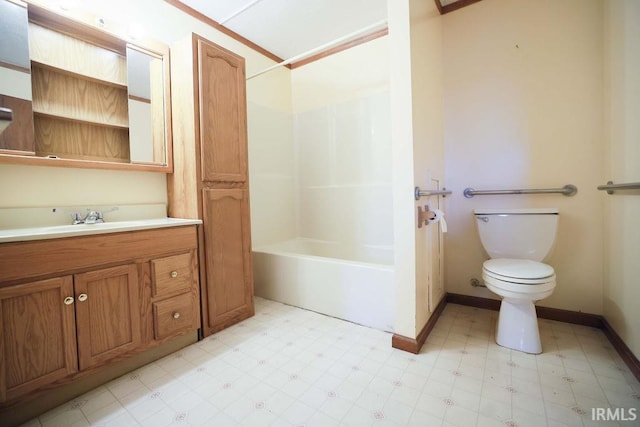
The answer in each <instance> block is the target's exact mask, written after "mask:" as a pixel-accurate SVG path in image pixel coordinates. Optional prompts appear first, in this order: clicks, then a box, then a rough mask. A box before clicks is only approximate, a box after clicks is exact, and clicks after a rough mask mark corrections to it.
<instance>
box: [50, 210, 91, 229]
mask: <svg viewBox="0 0 640 427" xmlns="http://www.w3.org/2000/svg"><path fill="white" fill-rule="evenodd" d="M51 212H53V213H63V214H68V215H70V216H71V220H72V221H73V222H72V224H74V225H75V224H83V223H84V218H82V215H80V213H79V212H75V211H70V210H67V209H60V208H53V209H51Z"/></svg>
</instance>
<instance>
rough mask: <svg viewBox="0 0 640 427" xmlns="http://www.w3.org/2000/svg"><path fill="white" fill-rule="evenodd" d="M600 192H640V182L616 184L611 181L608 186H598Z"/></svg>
mask: <svg viewBox="0 0 640 427" xmlns="http://www.w3.org/2000/svg"><path fill="white" fill-rule="evenodd" d="M598 190H607V194H613V193H614V190H640V182H628V183H626V184H614V183H613V181H609V182H607V185H598Z"/></svg>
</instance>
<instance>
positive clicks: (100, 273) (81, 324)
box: [74, 264, 142, 370]
mask: <svg viewBox="0 0 640 427" xmlns="http://www.w3.org/2000/svg"><path fill="white" fill-rule="evenodd" d="M74 281H75V298H76V316H77V320H78V358H79V362H80V370H84V369H87V368H90V367H93V366H96V365H101V364H104V362H106V361H108V360H110V359H113V358H114V357H117V356H119V355H121V354H123V353H127V352H129V351H131V350H134V349H135V348H137V347H139V346H140V345H141V343H142V339H141V331H140V319H141V314H140V304H139V302H138V301H139V282H138V270H137V267H136V265H135V264H128V265H122V266H118V267H112V268H105V269H102V270H94V271H90V272H87V273H83V274H76V275H75V276H74Z"/></svg>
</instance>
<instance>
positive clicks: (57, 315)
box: [0, 276, 78, 402]
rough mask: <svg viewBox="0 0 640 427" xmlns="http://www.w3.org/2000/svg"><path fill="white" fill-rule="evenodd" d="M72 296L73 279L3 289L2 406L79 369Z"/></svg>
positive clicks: (0, 344)
mask: <svg viewBox="0 0 640 427" xmlns="http://www.w3.org/2000/svg"><path fill="white" fill-rule="evenodd" d="M72 297H73V279H72V277H71V276H65V277H58V278H54V279H48V280H42V281H38V282H31V283H25V284H22V285H17V286H10V287H6V288H1V289H0V337H1V338H2V339H1V340H0V402H4V401H7V400H11V399H14V398H16V397H19V396H23V395H25V394H27V393H28V392H30V391H32V390H35V389H37V388H39V387H41V386H44V385H46V384H49V383H52V382H54V381H57V380H59V379H61V378H64V377H67V376H69V375H72V374H73V373H75V372H77V371H78V360H77V347H76V332H75V330H76V322H75V314H74V303H73V299H72ZM65 298H71V299H68V300H67V303H66V304H65Z"/></svg>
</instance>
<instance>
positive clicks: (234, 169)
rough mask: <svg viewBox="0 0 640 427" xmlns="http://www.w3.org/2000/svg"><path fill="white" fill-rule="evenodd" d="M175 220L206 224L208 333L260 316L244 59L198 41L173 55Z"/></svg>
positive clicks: (170, 182)
mask: <svg viewBox="0 0 640 427" xmlns="http://www.w3.org/2000/svg"><path fill="white" fill-rule="evenodd" d="M171 55H172V61H171V76H172V79H171V84H172V90H171V92H172V105H173V120H174V126H173V129H174V134H173V137H174V141H175V144H174V151H173V153H174V173H173V174H170V175H168V176H167V186H168V192H169V213H170V215H171V216H178V217H182V218H197V219H202V221H203V225H202V228H201V229H202V236H201V250H200V283H201V302H202V309H201V312H202V323H203V325H202V331H203V335H204V336H207V335H210V334H212V333H214V332H216V331H219V330H221V329H224V328H226V327H228V326H231V325H233V324H235V323H238V322H240V321H241V320H244V319H246V318H248V317H251V316H253V315H254V305H253V276H252V267H251V221H250V217H249V180H248V167H247V165H248V158H247V105H246V77H245V63H244V58H242V57H240V56H238V55H236V54H235V53H233V52H230V51H228V50H226V49H224V48H222V47H220V46H217V45H216V44H214V43H212V42H210V41H208V40H206V39H204V38H202V37H200V36H198V35H196V34H193V35H192V37H189V38H188V39H185V40H183V41H181V42H178V43H176V44H175V45H173V46H172V48H171Z"/></svg>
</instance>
